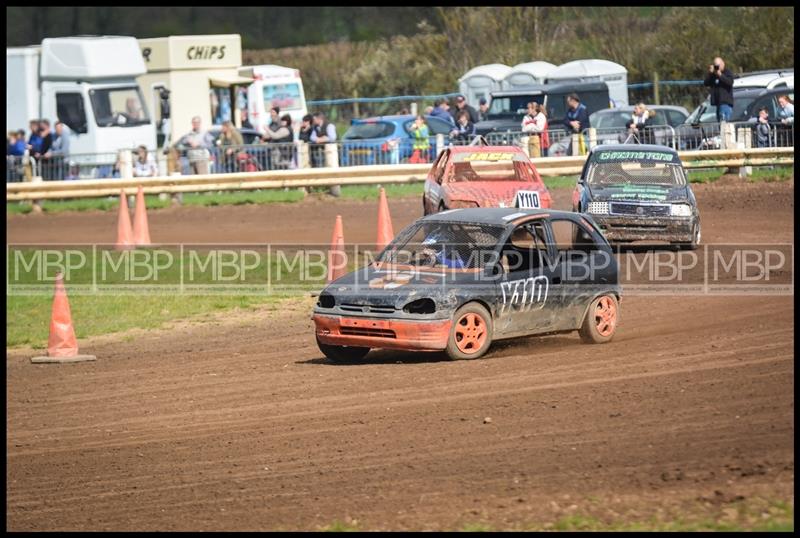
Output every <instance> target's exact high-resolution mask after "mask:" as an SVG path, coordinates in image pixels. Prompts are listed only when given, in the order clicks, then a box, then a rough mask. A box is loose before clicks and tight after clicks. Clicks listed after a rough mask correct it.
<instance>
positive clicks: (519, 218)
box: [313, 208, 621, 361]
mask: <svg viewBox="0 0 800 538" xmlns="http://www.w3.org/2000/svg"><path fill="white" fill-rule="evenodd" d="M620 291H621V290H620V286H619V284H618V281H617V261H616V259H615V257H614V256H613V253H612V250H611V247H610V246H609V244H608V243H607V242H606V240H605V239H604V238H603V235H602V233H601V232H600V230H599V228H598V227H597V225H596V224H595V223H594V222H593V220H592V218H591V217H589V216H585V215H578V214H576V213H570V212H564V211H550V210H542V209H515V208H480V209H452V210H448V211H444V212H442V213H437V214H434V215H429V216H427V217H424V218H422V219H419V220H417V221H416V222H415V223H414V224H412V225H410V226H409V227H407V228H406V229H404V230H403V231H402V232H401V233H400V234H398V236H397V237H396V238H395V240H394V241H392V242H391V243H390V244H389V245H388V246H387V247H386V248H385V249H384V250H383V251H382V252H381V253H380V254H379V256H378V257H377V258H376V261H375V262H373V263H372V264H370V265H369V266H367V267H364V268H362V269H359V270H357V271H354V272H352V273H349V274H347V275H345V276H343V277H341V278H339V279H338V280H335V281H333V282H331V283H330V284H329V285H328V286H327V287H326V288H325V289H323V290H322V292H321V293H320V295H319V300H318V302H317V305H316V307H315V308H314V315H313V320H314V324H315V327H316V328H315V332H316V338H317V344H318V345H319V348H320V350H321V351H322V352H323V353H324V354H325V356H327V357H328V358H329V359H331V360H333V361H350V360H357V359H360V358H363V357H364V356H365V355H366V354H367V353H368V352H369V350H370V349H371V348H390V349H407V350H431V351H433V350H446V352H447V355H448V356H449V357H450V358H452V359H475V358H478V357H480V356H482V355H483V354H484V353H486V351H487V350H488V349H489V346H490V345H491V343H492V341H493V340H498V339H501V338H511V337H516V336H529V335H534V334H545V333H556V332H565V331H574V330H579V331H580V335H581V337H582V338H583V340H584V341H587V342H594V343H603V342H607V341H609V340H611V338H612V337H613V336H614V332H615V331H616V327H617V319H618V311H619V298H620Z"/></svg>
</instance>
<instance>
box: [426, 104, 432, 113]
mask: <svg viewBox="0 0 800 538" xmlns="http://www.w3.org/2000/svg"><path fill="white" fill-rule="evenodd" d="M431 114H433V106H431V105H428V106H426V107H425V115H426V116H430V115H431Z"/></svg>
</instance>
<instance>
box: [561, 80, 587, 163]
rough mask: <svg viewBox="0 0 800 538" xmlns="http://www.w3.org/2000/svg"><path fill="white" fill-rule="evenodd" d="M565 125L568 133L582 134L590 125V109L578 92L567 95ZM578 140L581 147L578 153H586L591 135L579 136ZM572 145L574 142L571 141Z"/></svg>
mask: <svg viewBox="0 0 800 538" xmlns="http://www.w3.org/2000/svg"><path fill="white" fill-rule="evenodd" d="M564 126H565V127H566V128H567V132H568V133H573V134H581V133H583V131H584V130H585V129H588V128H589V127H590V125H589V111H588V110H586V105H584V104H583V103H581V98H580V97H578V94H576V93H571V94H569V95H568V96H567V115H566V117H565V118H564ZM578 142H579V144H580V146H581V147H580V150H579V151H578V153H577V154H578V155H586V151H587V150H588V148H589V136H588V135H584V136H581V137H579V138H578ZM571 147H572V143H571V142H570V148H571ZM570 151H571V150H570ZM573 154H574V153H573Z"/></svg>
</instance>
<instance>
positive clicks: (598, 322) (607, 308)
mask: <svg viewBox="0 0 800 538" xmlns="http://www.w3.org/2000/svg"><path fill="white" fill-rule="evenodd" d="M618 321H619V303H617V299H616V297H614V296H613V295H601V296H600V297H597V298H596V299H595V300H594V301H592V304H590V305H589V310H588V311H587V312H586V317H585V318H584V319H583V324H582V325H581V328H580V329H579V331H578V333H579V334H580V335H581V340H583V341H584V342H586V343H587V344H605V343H606V342H609V341H610V340H611V339H612V338H613V337H614V333H616V331H617V323H618Z"/></svg>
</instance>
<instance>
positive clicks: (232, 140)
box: [217, 120, 244, 172]
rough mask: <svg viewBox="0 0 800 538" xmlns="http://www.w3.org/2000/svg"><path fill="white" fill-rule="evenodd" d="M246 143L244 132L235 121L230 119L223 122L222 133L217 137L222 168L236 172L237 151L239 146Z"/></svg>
mask: <svg viewBox="0 0 800 538" xmlns="http://www.w3.org/2000/svg"><path fill="white" fill-rule="evenodd" d="M243 145H244V139H243V138H242V134H241V133H240V132H239V130H238V129H236V127H234V126H233V123H232V122H231V121H230V120H228V121H225V122H223V123H222V133H221V134H220V135H219V138H218V139H217V146H220V148H221V149H220V152H219V155H220V161H221V164H222V168H223V169H224V170H225V171H226V172H236V153H237V152H238V151H239V149H238V147H239V146H243Z"/></svg>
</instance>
